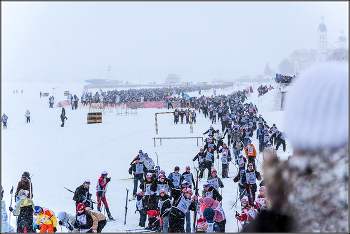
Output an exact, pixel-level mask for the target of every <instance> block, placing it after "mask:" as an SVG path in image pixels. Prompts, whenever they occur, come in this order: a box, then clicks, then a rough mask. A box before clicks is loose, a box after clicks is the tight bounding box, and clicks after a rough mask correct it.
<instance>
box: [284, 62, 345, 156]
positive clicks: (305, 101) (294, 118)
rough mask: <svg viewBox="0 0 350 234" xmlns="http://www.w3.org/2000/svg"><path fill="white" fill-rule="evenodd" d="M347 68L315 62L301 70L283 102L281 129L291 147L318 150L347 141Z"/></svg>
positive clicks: (335, 146)
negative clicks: (282, 127)
mask: <svg viewBox="0 0 350 234" xmlns="http://www.w3.org/2000/svg"><path fill="white" fill-rule="evenodd" d="M348 79H349V67H348V64H347V63H345V62H323V63H318V64H316V65H314V66H312V67H310V68H308V69H307V70H305V72H303V73H302V74H301V75H300V77H299V78H297V79H296V80H295V81H294V83H293V84H292V85H291V87H290V91H289V92H288V93H287V96H286V101H285V114H284V128H285V131H286V135H287V136H288V139H289V140H290V142H291V144H292V146H293V148H294V149H296V150H300V151H313V152H315V151H319V150H324V149H327V148H337V147H341V146H345V145H347V144H348V139H349V132H348V131H349V130H348V129H349V89H348V87H349V80H348Z"/></svg>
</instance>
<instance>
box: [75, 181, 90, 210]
mask: <svg viewBox="0 0 350 234" xmlns="http://www.w3.org/2000/svg"><path fill="white" fill-rule="evenodd" d="M89 188H90V180H85V181H84V183H83V184H82V185H79V186H78V187H77V188H76V189H75V192H74V196H73V200H74V201H75V209H76V210H77V209H78V204H79V203H83V202H84V200H85V199H90V197H91V193H90V192H89Z"/></svg>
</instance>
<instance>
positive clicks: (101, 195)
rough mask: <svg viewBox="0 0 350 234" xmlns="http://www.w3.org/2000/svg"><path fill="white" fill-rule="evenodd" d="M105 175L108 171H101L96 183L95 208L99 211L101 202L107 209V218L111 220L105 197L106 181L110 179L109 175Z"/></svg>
mask: <svg viewBox="0 0 350 234" xmlns="http://www.w3.org/2000/svg"><path fill="white" fill-rule="evenodd" d="M107 175H108V173H107V172H106V171H103V172H102V173H101V176H100V178H99V179H98V182H97V185H96V197H97V210H98V211H101V203H102V202H103V204H104V205H105V209H106V211H107V215H108V218H109V219H110V220H113V217H112V215H111V212H110V211H109V207H108V204H107V199H106V192H107V185H108V182H109V181H111V177H107Z"/></svg>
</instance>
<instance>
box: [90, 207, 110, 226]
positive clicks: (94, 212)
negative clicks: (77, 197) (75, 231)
mask: <svg viewBox="0 0 350 234" xmlns="http://www.w3.org/2000/svg"><path fill="white" fill-rule="evenodd" d="M86 210H87V211H88V212H89V214H90V215H91V217H92V220H93V225H92V228H93V229H94V230H97V226H98V222H99V221H101V220H106V216H104V215H103V214H102V213H101V212H100V211H98V210H92V209H91V207H86Z"/></svg>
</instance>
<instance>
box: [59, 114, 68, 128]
mask: <svg viewBox="0 0 350 234" xmlns="http://www.w3.org/2000/svg"><path fill="white" fill-rule="evenodd" d="M60 118H61V121H62V124H61V127H64V120H65V119H68V118H67V117H66V116H65V115H63V114H61V115H60Z"/></svg>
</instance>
